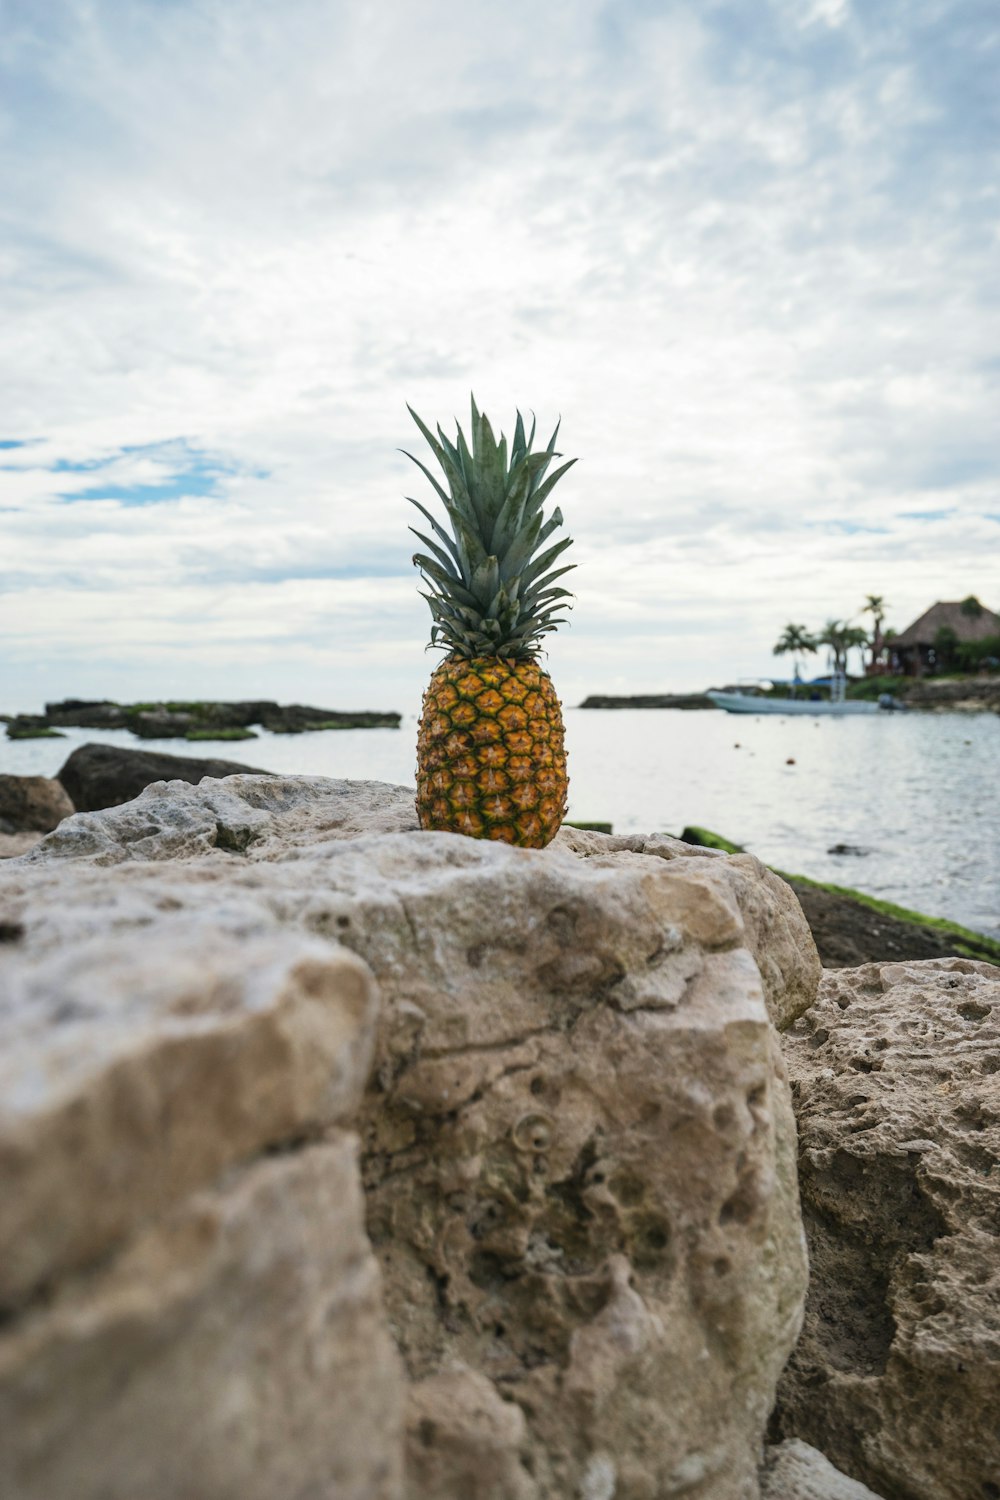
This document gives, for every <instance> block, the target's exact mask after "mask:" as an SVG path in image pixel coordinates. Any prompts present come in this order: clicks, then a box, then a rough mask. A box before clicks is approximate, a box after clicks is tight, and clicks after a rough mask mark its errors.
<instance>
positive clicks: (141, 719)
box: [128, 708, 198, 740]
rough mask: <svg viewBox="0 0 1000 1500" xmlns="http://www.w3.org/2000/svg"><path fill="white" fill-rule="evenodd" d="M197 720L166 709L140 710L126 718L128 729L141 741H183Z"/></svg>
mask: <svg viewBox="0 0 1000 1500" xmlns="http://www.w3.org/2000/svg"><path fill="white" fill-rule="evenodd" d="M197 723H198V720H197V719H196V718H195V716H194V714H190V713H173V712H171V711H170V709H167V708H149V709H140V710H139V711H138V712H134V713H130V714H129V716H128V727H129V729H131V731H132V733H133V734H136V735H138V736H139V738H140V739H141V740H183V739H186V738H187V735H188V731H189V730H191V729H194V728H195V726H196V725H197Z"/></svg>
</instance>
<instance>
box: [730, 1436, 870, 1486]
mask: <svg viewBox="0 0 1000 1500" xmlns="http://www.w3.org/2000/svg"><path fill="white" fill-rule="evenodd" d="M760 1497H761V1500H881V1496H879V1495H876V1494H875V1492H874V1491H873V1490H870V1489H869V1488H868V1486H867V1485H864V1484H859V1483H858V1481H857V1480H856V1479H848V1477H847V1475H846V1474H841V1472H840V1470H839V1469H835V1468H834V1467H833V1464H831V1463H830V1461H829V1460H828V1459H826V1458H824V1457H823V1455H822V1453H818V1452H817V1450H816V1449H815V1448H811V1447H810V1446H809V1444H808V1443H803V1442H800V1441H799V1439H798V1438H789V1439H788V1440H787V1441H786V1442H784V1443H778V1444H777V1445H776V1446H775V1447H773V1448H769V1449H768V1451H767V1453H766V1455H765V1459H764V1467H763V1468H762V1470H761V1482H760Z"/></svg>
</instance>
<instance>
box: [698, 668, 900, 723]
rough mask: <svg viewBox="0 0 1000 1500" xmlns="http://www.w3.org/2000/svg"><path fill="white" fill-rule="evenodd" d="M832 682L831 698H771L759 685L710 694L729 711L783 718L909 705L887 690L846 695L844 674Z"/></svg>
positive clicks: (886, 710) (897, 709)
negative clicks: (866, 695)
mask: <svg viewBox="0 0 1000 1500" xmlns="http://www.w3.org/2000/svg"><path fill="white" fill-rule="evenodd" d="M828 682H829V687H830V696H829V698H771V697H767V696H765V694H764V693H762V692H761V689H760V687H759V686H758V685H756V684H755V685H754V686H752V687H749V688H737V689H736V690H735V691H734V692H716V691H714V690H712V691H710V692H709V693H707V694H706V697H708V698H710V699H711V700H712V702H713V703H714V704H715V706H716V708H724V709H725V711H726V713H727V714H780V715H781V716H782V717H783V718H787V717H788V716H789V715H791V714H820V715H822V716H823V717H824V718H827V717H830V716H831V715H838V716H839V715H841V714H879V713H900V712H902V711H903V709H904V708H905V705H904V704H902V703H899V702H897V701H896V699H895V698H894V697H893V696H892V694H891V693H883V694H882V695H881V697H880V698H878V699H877V700H876V699H872V698H848V697H846V696H845V694H846V690H847V680H846V678H845V677H844V675H843V673H835V674H834V675H833V676H832V677H831V678H829V679H828ZM768 686H771V684H768ZM803 686H805V684H803Z"/></svg>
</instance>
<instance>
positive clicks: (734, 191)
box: [0, 0, 1000, 712]
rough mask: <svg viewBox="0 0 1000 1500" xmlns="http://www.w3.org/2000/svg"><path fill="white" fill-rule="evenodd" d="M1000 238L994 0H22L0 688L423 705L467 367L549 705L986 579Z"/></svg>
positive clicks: (6, 276)
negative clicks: (868, 607)
mask: <svg viewBox="0 0 1000 1500" xmlns="http://www.w3.org/2000/svg"><path fill="white" fill-rule="evenodd" d="M998 266H1000V10H998V8H997V6H996V3H995V0H863V3H862V0H755V3H753V4H748V3H746V0H699V3H698V4H693V3H688V4H680V3H671V0H663V3H654V0H571V3H562V0H550V3H549V4H547V5H545V6H539V5H538V4H537V3H534V0H533V3H531V4H528V3H526V0H507V3H506V4H505V6H504V7H503V8H500V7H497V6H496V5H493V4H487V3H485V0H462V3H452V0H384V3H382V4H380V5H378V6H375V5H370V4H360V3H354V4H348V3H338V0H282V3H281V4H280V5H278V4H275V3H274V0H44V3H38V0H0V710H5V711H8V712H13V711H15V710H20V711H36V710H37V709H38V708H39V707H40V705H41V703H42V702H43V701H44V700H46V699H52V698H61V697H64V696H80V697H103V696H108V697H112V698H117V699H120V700H129V699H150V698H156V697H214V698H239V697H255V698H256V697H275V698H278V699H280V700H282V701H300V702H307V703H314V704H318V705H321V706H324V707H331V708H375V709H391V708H399V709H408V708H409V707H410V706H411V705H415V704H416V702H417V701H418V699H419V694H420V691H421V689H422V686H423V684H424V682H425V681H426V678H427V676H428V675H429V673H430V671H431V670H432V668H433V665H434V664H435V662H436V661H437V660H438V657H437V656H436V655H435V654H432V653H427V652H426V651H425V647H426V643H427V640H428V631H429V624H430V620H429V615H428V611H427V607H426V605H425V604H424V602H423V601H422V600H421V598H420V597H419V593H418V586H419V581H418V579H417V576H416V573H415V571H414V569H413V566H412V562H411V556H412V552H413V550H414V547H415V546H416V545H417V544H416V543H415V542H414V539H413V537H412V536H411V534H410V532H409V531H408V527H409V525H410V524H411V522H412V521H413V520H414V519H415V516H414V514H413V512H412V507H410V506H408V505H407V504H406V500H405V498H404V497H405V496H407V495H416V496H417V497H418V498H420V499H421V500H423V501H425V502H428V503H431V504H433V503H434V501H433V496H432V492H431V490H430V486H429V485H428V484H427V482H426V480H424V479H423V478H422V477H421V476H420V474H419V472H418V471H417V470H416V469H415V468H414V467H413V466H412V464H410V463H409V462H408V460H407V459H406V458H405V457H404V456H403V455H402V454H401V453H400V451H399V450H400V449H401V448H408V449H410V451H412V452H414V453H416V454H417V455H418V456H421V457H427V454H422V453H421V452H420V450H421V447H422V444H423V440H422V439H421V437H420V435H419V433H418V432H417V430H416V428H415V427H414V426H413V423H412V421H411V419H410V417H409V415H408V413H407V410H406V407H407V403H409V404H411V405H412V406H413V407H414V408H415V409H416V410H417V411H418V412H419V413H420V414H421V416H423V417H424V418H425V419H426V420H428V421H429V422H431V423H432V424H433V423H436V422H438V421H440V422H441V423H442V424H443V425H444V426H445V428H446V430H448V431H449V432H452V433H453V431H454V422H455V419H456V418H457V419H458V420H459V421H461V422H462V423H463V425H464V424H466V423H467V420H468V412H469V396H470V392H474V394H475V397H476V399H477V401H478V403H479V405H480V406H481V407H483V408H484V409H485V410H486V412H487V413H488V414H489V416H490V418H491V421H492V422H493V424H494V425H495V426H496V427H497V428H503V429H504V430H505V431H506V432H507V433H508V434H510V433H511V432H512V429H513V422H514V414H515V410H516V409H517V408H520V409H521V410H522V411H524V412H525V413H526V414H527V413H529V412H535V413H536V414H537V417H538V424H539V429H540V431H542V432H543V434H544V436H545V437H546V438H547V436H548V434H549V432H550V430H551V428H552V426H554V425H555V421H556V420H557V419H558V418H561V420H562V427H561V431H560V449H561V451H562V452H563V453H564V454H565V455H566V456H567V457H576V458H578V459H579V462H578V463H577V464H576V466H575V467H574V468H573V469H572V470H571V471H570V472H569V474H568V475H567V476H566V477H565V478H564V479H563V480H561V481H560V484H559V486H558V487H557V489H556V491H555V493H554V497H553V498H554V500H557V501H558V502H559V504H560V507H561V509H562V512H563V515H564V517H565V521H566V529H567V531H568V532H569V534H570V535H572V536H573V537H574V538H575V542H574V546H573V548H572V549H571V552H570V554H569V555H568V556H567V558H566V559H564V560H565V561H574V562H575V563H576V564H577V569H576V571H575V572H573V573H571V574H569V575H568V576H567V582H568V583H569V585H570V586H571V587H572V588H573V591H574V593H575V596H576V597H575V603H574V607H573V611H572V614H571V616H570V623H569V624H568V625H567V626H566V627H564V628H563V629H562V630H561V631H560V633H559V635H558V636H557V637H554V638H550V641H549V645H548V655H547V659H546V665H547V666H548V669H549V671H550V672H551V674H552V676H553V679H554V681H555V683H556V687H557V689H558V691H559V692H560V695H561V696H562V698H563V699H564V701H565V702H566V703H568V704H569V703H576V702H579V701H580V699H581V698H582V697H583V696H584V695H585V694H587V693H591V692H602V693H623V694H627V693H641V692H666V691H671V690H684V689H696V688H700V687H705V686H708V685H709V684H711V683H716V684H718V683H724V682H732V681H734V680H736V679H737V678H741V677H750V676H758V675H766V674H768V673H771V672H775V671H782V670H785V669H786V668H787V658H786V659H785V664H784V666H783V665H782V663H781V661H780V660H779V661H776V660H775V658H774V657H773V656H772V653H771V648H772V646H773V644H774V642H775V641H776V640H777V638H778V637H779V635H780V634H781V631H782V629H783V627H784V626H785V624H786V623H788V622H790V621H794V622H799V623H803V624H805V625H807V626H808V627H810V628H813V629H817V628H820V627H821V626H822V624H823V622H824V621H826V620H827V619H829V618H840V619H845V618H849V619H853V620H854V621H857V620H858V618H859V611H860V609H861V607H862V605H863V603H864V600H865V596H866V594H869V593H878V594H881V595H883V596H884V597H885V598H886V599H887V601H888V604H889V612H888V616H887V620H886V624H887V625H894V626H896V628H898V629H902V628H903V627H904V626H906V625H907V624H909V623H910V621H911V620H912V619H914V618H915V617H916V616H917V615H918V614H920V613H922V612H923V610H924V609H925V608H926V607H927V606H928V605H929V604H931V603H932V602H933V601H934V600H936V599H960V598H963V597H965V596H966V595H968V594H970V593H974V594H977V595H978V596H979V597H980V598H981V599H982V600H983V602H984V603H985V604H987V605H989V606H991V607H992V608H995V609H1000V560H998V559H1000V420H998V418H1000V274H998Z"/></svg>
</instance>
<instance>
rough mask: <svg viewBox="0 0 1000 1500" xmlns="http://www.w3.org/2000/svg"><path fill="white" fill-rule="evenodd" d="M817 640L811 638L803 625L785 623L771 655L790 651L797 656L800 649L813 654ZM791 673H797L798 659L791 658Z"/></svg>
mask: <svg viewBox="0 0 1000 1500" xmlns="http://www.w3.org/2000/svg"><path fill="white" fill-rule="evenodd" d="M817 648H818V642H817V641H815V640H814V639H813V637H812V636H811V635H810V634H809V632H808V630H807V629H806V627H805V626H804V625H786V626H785V628H784V631H783V632H782V636H781V639H780V640H779V641H778V642H777V643H776V645H775V647H774V650H773V651H772V653H771V654H772V656H784V655H785V653H786V651H792V652H794V654H795V657H796V658H797V657H798V654H799V652H800V651H808V652H812V653H813V654H815V652H816V650H817ZM792 665H793V669H794V672H793V675H794V676H795V677H798V675H799V663H798V660H797V659H796V660H793V663H792Z"/></svg>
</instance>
